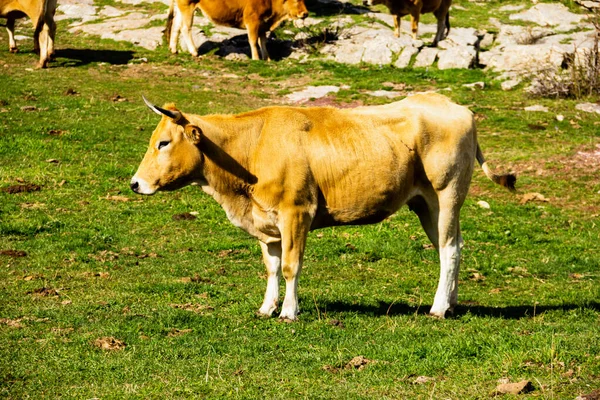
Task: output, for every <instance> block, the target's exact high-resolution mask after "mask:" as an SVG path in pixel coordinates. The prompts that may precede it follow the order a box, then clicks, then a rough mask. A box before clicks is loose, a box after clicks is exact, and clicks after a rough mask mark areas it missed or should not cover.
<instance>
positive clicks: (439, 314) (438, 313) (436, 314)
mask: <svg viewBox="0 0 600 400" xmlns="http://www.w3.org/2000/svg"><path fill="white" fill-rule="evenodd" d="M429 315H431V316H432V317H435V318H439V319H445V318H450V317H452V316H454V309H453V308H449V309H447V310H446V311H434V310H433V309H432V310H431V311H429Z"/></svg>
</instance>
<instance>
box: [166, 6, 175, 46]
mask: <svg viewBox="0 0 600 400" xmlns="http://www.w3.org/2000/svg"><path fill="white" fill-rule="evenodd" d="M174 17H175V0H171V5H170V6H169V15H168V16H167V26H166V27H165V40H166V41H167V46H169V43H170V41H171V29H173V18H174Z"/></svg>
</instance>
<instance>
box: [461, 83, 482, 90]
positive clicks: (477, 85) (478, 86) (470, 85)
mask: <svg viewBox="0 0 600 400" xmlns="http://www.w3.org/2000/svg"><path fill="white" fill-rule="evenodd" d="M463 87H466V88H469V89H471V90H475V89H479V90H483V89H484V88H485V83H484V82H473V83H465V84H464V85H463Z"/></svg>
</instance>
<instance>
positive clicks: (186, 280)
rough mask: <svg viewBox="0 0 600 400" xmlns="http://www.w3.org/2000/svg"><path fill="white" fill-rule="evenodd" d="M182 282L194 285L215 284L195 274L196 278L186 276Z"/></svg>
mask: <svg viewBox="0 0 600 400" xmlns="http://www.w3.org/2000/svg"><path fill="white" fill-rule="evenodd" d="M179 281H180V282H183V283H190V282H194V283H214V282H213V280H212V279H210V278H204V277H202V276H200V275H198V274H195V275H194V276H186V277H183V278H181V279H180V280H179Z"/></svg>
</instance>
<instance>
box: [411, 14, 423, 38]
mask: <svg viewBox="0 0 600 400" xmlns="http://www.w3.org/2000/svg"><path fill="white" fill-rule="evenodd" d="M420 16H421V10H420V9H419V10H417V11H416V12H414V11H413V13H412V14H411V16H410V22H411V30H412V38H413V39H414V40H417V32H418V31H419V17H420Z"/></svg>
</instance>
